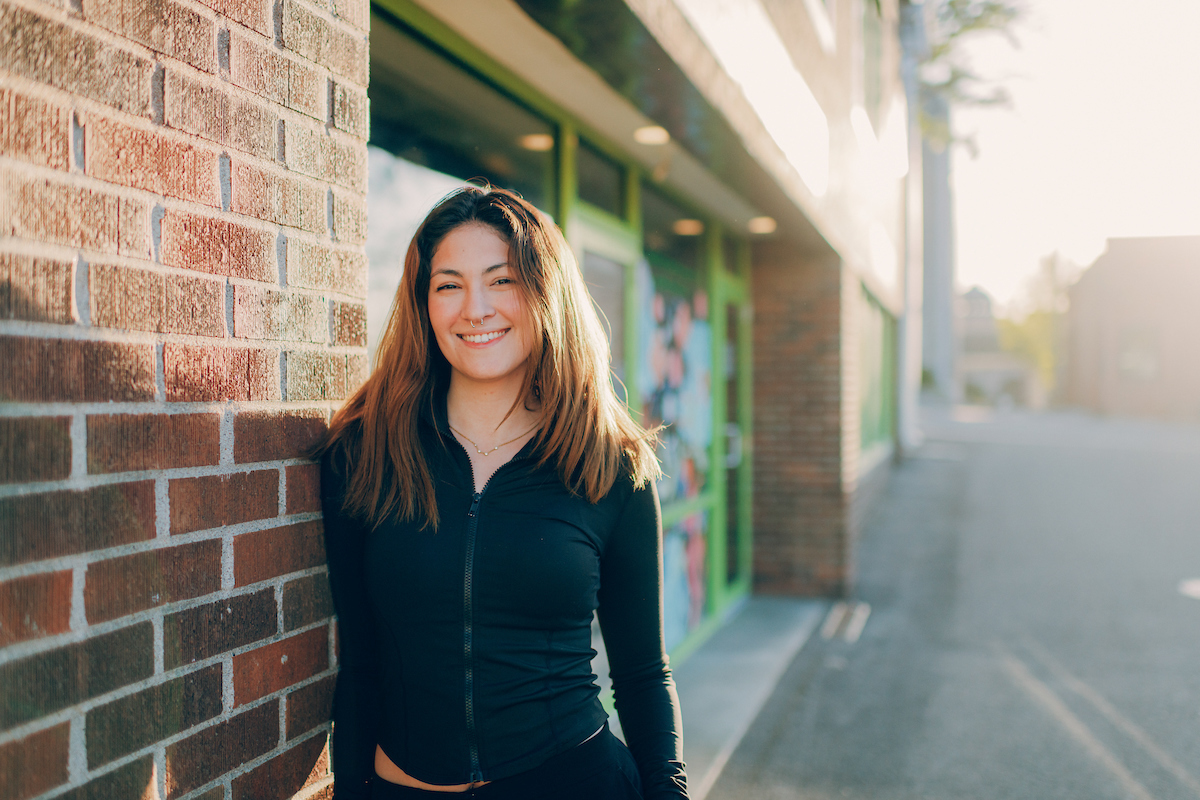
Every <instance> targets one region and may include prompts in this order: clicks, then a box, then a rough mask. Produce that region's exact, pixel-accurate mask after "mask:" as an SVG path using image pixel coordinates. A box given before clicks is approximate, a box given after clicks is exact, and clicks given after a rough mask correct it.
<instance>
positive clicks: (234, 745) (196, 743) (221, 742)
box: [167, 701, 279, 798]
mask: <svg viewBox="0 0 1200 800" xmlns="http://www.w3.org/2000/svg"><path fill="white" fill-rule="evenodd" d="M278 739H279V702H278V701H272V702H269V703H264V704H263V705H261V706H256V707H255V708H252V709H250V710H249V711H243V712H242V713H241V714H238V715H236V716H234V717H231V718H230V719H228V720H227V721H225V722H222V723H219V724H217V725H213V726H211V727H208V728H203V729H201V730H200V731H199V732H198V733H196V734H194V735H192V736H189V737H188V738H186V739H183V740H182V741H179V742H176V743H175V744H173V745H171V746H169V747H168V748H167V798H175V797H179V796H180V795H182V794H186V793H187V792H189V791H191V790H192V789H195V788H196V787H198V786H202V785H203V784H205V783H208V781H209V780H211V778H212V776H215V775H221V774H224V773H226V772H228V771H230V770H232V769H235V768H237V767H239V766H241V765H242V764H245V763H246V762H247V761H251V760H253V759H255V758H258V757H259V756H261V755H263V754H264V753H268V752H270V750H271V748H273V747H274V746H275V744H276V742H277V741H278ZM268 796H269V795H268Z"/></svg>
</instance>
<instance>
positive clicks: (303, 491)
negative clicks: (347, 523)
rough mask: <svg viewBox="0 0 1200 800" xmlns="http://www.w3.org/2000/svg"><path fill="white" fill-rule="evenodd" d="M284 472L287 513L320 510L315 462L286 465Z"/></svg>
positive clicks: (319, 488) (317, 470) (317, 472)
mask: <svg viewBox="0 0 1200 800" xmlns="http://www.w3.org/2000/svg"><path fill="white" fill-rule="evenodd" d="M235 435H236V434H235ZM235 445H236V440H235ZM285 473H286V481H287V513H289V514H301V513H304V512H305V511H320V510H321V470H320V467H318V466H317V465H316V464H297V465H295V466H291V467H288V468H287V469H286V470H285Z"/></svg>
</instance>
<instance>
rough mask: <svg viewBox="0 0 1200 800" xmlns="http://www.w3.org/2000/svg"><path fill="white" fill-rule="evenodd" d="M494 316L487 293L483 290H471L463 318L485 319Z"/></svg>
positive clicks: (468, 292) (464, 306)
mask: <svg viewBox="0 0 1200 800" xmlns="http://www.w3.org/2000/svg"><path fill="white" fill-rule="evenodd" d="M491 315H492V304H491V303H490V302H488V297H487V292H485V291H483V290H481V289H469V290H468V291H467V298H466V302H465V303H463V316H464V317H466V318H467V319H475V320H479V319H484V318H485V317H490V316H491Z"/></svg>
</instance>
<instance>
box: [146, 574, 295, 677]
mask: <svg viewBox="0 0 1200 800" xmlns="http://www.w3.org/2000/svg"><path fill="white" fill-rule="evenodd" d="M277 631H278V625H277V624H276V610H275V591H274V590H273V589H270V588H268V589H266V590H264V591H261V592H255V593H254V594H243V595H238V596H237V597H230V598H227V599H225V600H218V601H217V602H215V603H209V604H208V605H203V606H196V607H195V608H189V609H186V610H184V611H180V612H177V613H175V614H169V615H167V617H166V618H165V619H164V620H163V658H164V660H165V661H164V663H165V664H166V667H167V669H174V668H175V667H181V666H183V665H185V664H190V663H192V662H194V661H200V660H202V659H205V658H212V657H213V656H216V655H220V654H221V653H226V652H228V651H230V650H233V649H234V648H237V647H244V646H246V645H248V644H253V643H254V642H257V641H260V640H262V639H265V638H267V637H268V636H273V635H274V634H275V633H276V632H277Z"/></svg>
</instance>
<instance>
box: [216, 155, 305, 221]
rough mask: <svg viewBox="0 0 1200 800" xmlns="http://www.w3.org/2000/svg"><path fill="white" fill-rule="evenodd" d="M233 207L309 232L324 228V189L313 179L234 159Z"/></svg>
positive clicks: (244, 212)
mask: <svg viewBox="0 0 1200 800" xmlns="http://www.w3.org/2000/svg"><path fill="white" fill-rule="evenodd" d="M229 208H230V210H231V211H233V212H234V213H235V214H245V215H246V216H250V217H255V218H257V219H261V220H265V221H267V222H274V223H276V224H277V225H287V226H290V227H293V228H299V229H301V230H305V231H309V232H310V233H324V232H325V192H324V191H323V190H322V189H321V188H320V187H319V186H316V185H315V184H314V183H313V182H312V181H305V180H302V179H300V178H297V177H293V176H292V175H288V174H286V173H282V172H276V171H275V170H273V169H266V168H263V167H261V166H258V165H256V164H250V163H247V162H245V161H239V160H235V161H234V162H233V169H232V174H231V177H230V206H229Z"/></svg>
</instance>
